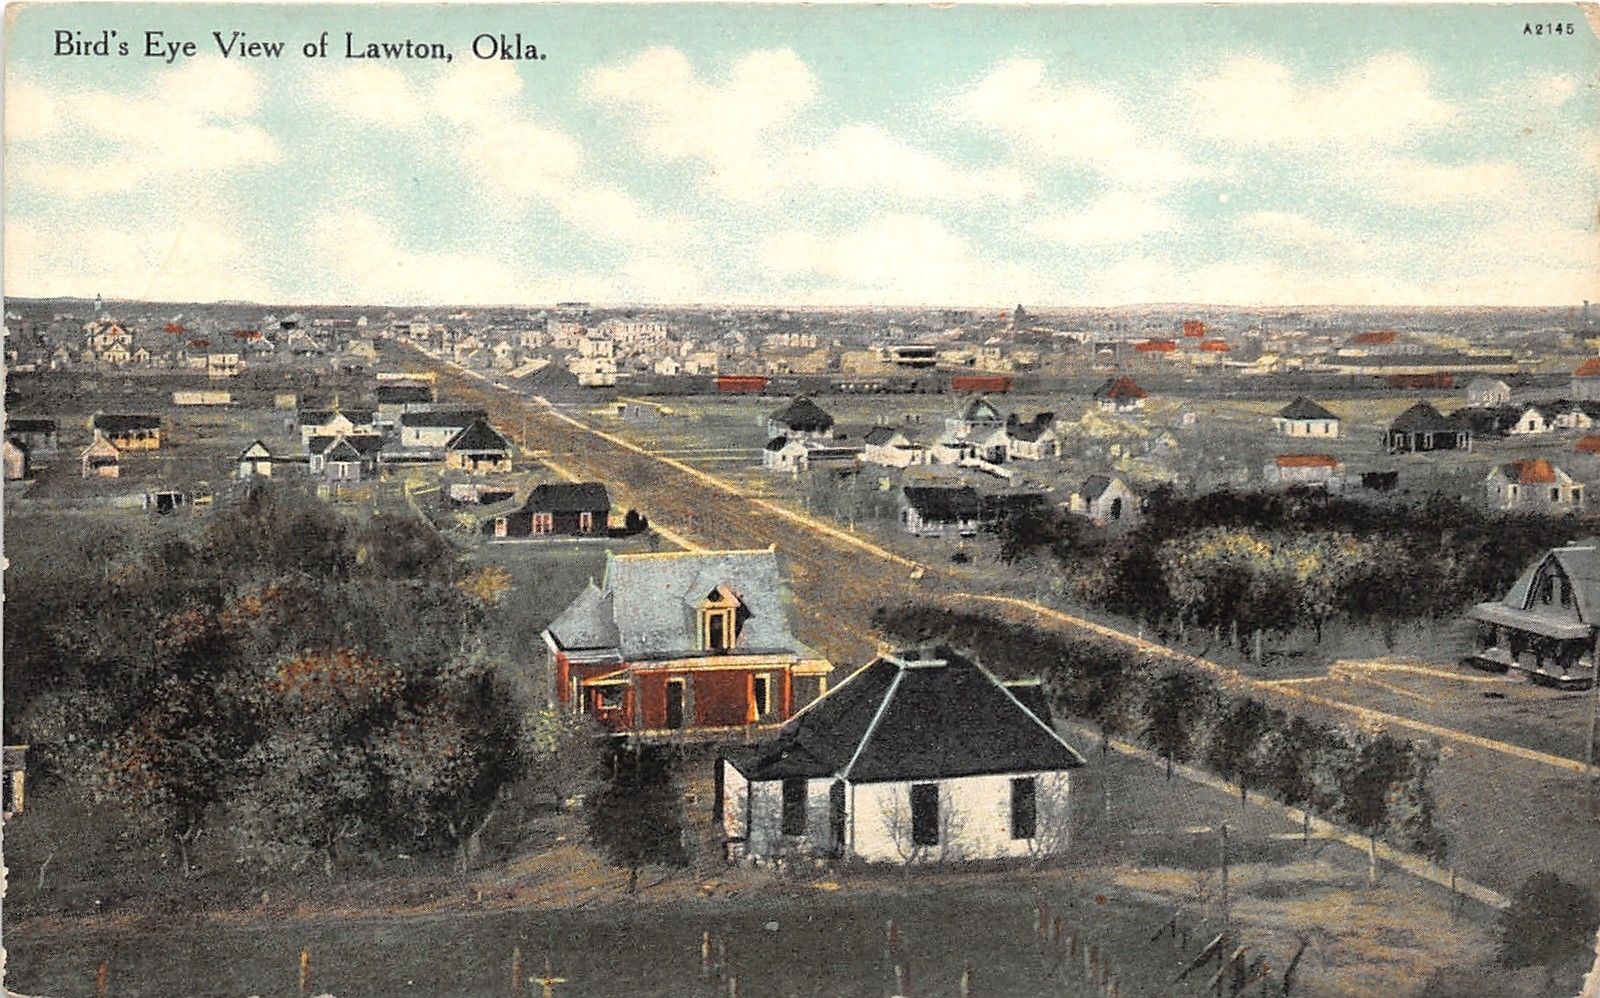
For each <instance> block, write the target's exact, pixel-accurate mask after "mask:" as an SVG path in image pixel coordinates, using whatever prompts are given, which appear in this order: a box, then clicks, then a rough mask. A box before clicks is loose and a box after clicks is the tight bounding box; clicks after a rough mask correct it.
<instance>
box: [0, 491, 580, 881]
mask: <svg viewBox="0 0 1600 998" xmlns="http://www.w3.org/2000/svg"><path fill="white" fill-rule="evenodd" d="M52 555H53V556H52V557H50V558H19V559H18V560H17V563H16V565H15V566H14V568H13V570H12V572H10V573H8V574H7V578H6V596H7V611H8V616H9V617H10V618H11V619H10V620H8V621H7V624H8V625H9V626H7V627H6V629H5V635H4V643H5V646H4V652H5V661H6V674H5V687H6V688H5V696H6V701H7V704H8V706H10V707H11V710H8V711H7V717H6V728H7V731H6V736H7V739H8V740H19V741H28V742H31V743H32V744H33V745H34V746H35V747H36V751H35V752H34V753H33V756H32V758H33V759H34V760H36V762H35V769H36V773H35V777H36V779H37V778H40V777H42V779H38V782H37V783H36V785H37V786H39V787H40V788H41V790H43V791H44V792H45V800H47V799H48V795H49V794H52V793H55V794H62V795H65V796H69V797H73V798H76V799H78V800H79V801H80V802H82V803H85V804H89V805H92V806H97V807H102V808H107V809H110V810H111V811H113V812H116V813H120V815H121V816H122V817H123V818H124V819H125V822H123V825H122V827H123V828H124V833H125V834H126V835H128V836H130V837H134V838H137V839H141V840H145V841H150V840H164V841H165V842H166V843H168V844H169V846H171V847H172V849H173V851H174V852H175V854H176V856H177V859H178V863H179V867H180V869H181V870H182V871H183V873H184V875H185V876H187V875H188V873H189V871H190V867H191V864H192V858H193V850H194V848H195V846H196V844H197V843H198V842H199V841H200V840H201V838H202V837H203V836H208V838H207V841H208V842H211V843H216V846H214V848H215V847H221V848H225V849H226V850H227V852H228V853H229V854H231V855H232V856H233V857H235V858H237V859H239V860H242V861H246V862H250V863H254V864H256V865H258V866H259V867H260V868H264V869H274V868H286V869H299V868H302V867H304V866H306V865H308V864H309V865H311V866H312V867H313V868H320V869H321V870H323V871H324V872H326V873H328V874H330V875H331V873H332V872H333V870H334V869H335V867H336V866H338V865H340V864H341V863H343V862H346V861H347V860H349V859H351V858H354V857H356V856H380V855H384V854H390V853H396V852H401V851H405V852H420V851H426V850H429V849H442V848H450V849H454V850H455V852H456V855H457V861H458V865H461V866H464V865H465V864H466V863H467V862H468V860H469V859H470V858H471V856H472V855H473V854H474V853H475V851H476V849H477V847H478V843H479V840H480V836H481V834H482V833H483V830H484V828H485V826H486V825H487V824H488V823H489V822H490V821H491V820H492V819H493V818H494V817H495V815H496V813H497V809H498V808H499V807H500V805H501V803H502V802H503V801H504V800H505V798H506V795H507V792H508V791H509V790H510V788H511V787H512V785H513V783H514V782H515V781H517V780H519V779H525V778H526V774H527V773H529V772H530V771H531V772H533V773H535V774H536V775H537V774H540V773H543V774H545V775H548V776H550V778H551V781H552V783H551V786H550V787H549V788H548V789H550V792H551V793H552V794H554V795H555V796H557V797H559V796H560V795H561V793H562V791H561V788H560V787H559V786H556V785H555V781H556V776H555V774H556V773H558V772H566V771H573V772H577V771H581V770H582V769H583V766H582V765H577V766H572V765H568V763H567V762H566V761H565V760H567V759H568V758H570V757H572V756H574V754H581V753H582V751H583V750H582V749H580V748H575V747H574V746H581V745H582V744H583V742H584V740H585V737H584V736H585V735H586V733H585V732H582V731H580V730H578V729H577V728H576V727H575V726H574V725H573V724H572V723H571V722H568V721H567V720H565V719H564V718H563V717H561V716H560V715H558V714H555V713H553V712H550V711H532V712H528V711H524V710H522V709H520V708H519V706H518V704H517V702H516V699H515V698H514V697H513V696H512V695H511V694H510V691H509V690H508V688H507V686H506V683H505V682H504V680H503V679H502V676H501V672H500V669H501V663H500V662H498V661H496V660H495V658H494V656H493V655H491V654H490V653H489V652H488V651H487V650H486V648H485V647H484V645H483V642H482V641H481V634H482V627H483V622H484V619H485V615H486V613H487V612H488V610H489V608H490V607H492V605H493V604H494V603H495V602H496V601H498V600H499V599H500V598H502V597H503V594H504V592H505V591H506V588H507V586H508V585H509V579H508V578H507V577H506V575H505V573H504V572H503V570H499V571H497V570H495V569H493V568H489V569H474V568H472V567H471V566H470V565H468V564H465V563H463V562H460V561H458V560H457V559H456V558H455V556H454V554H453V553H452V552H451V551H450V550H449V549H448V548H447V547H446V546H445V545H444V544H443V543H442V542H441V541H440V540H439V538H438V537H437V535H436V534H434V533H433V531H431V530H430V529H428V528H427V527H426V526H425V525H423V524H421V523H419V522H417V521H416V520H414V519H412V518H410V517H407V516H393V515H387V514H381V513H380V514H377V515H375V516H373V517H371V518H370V519H367V520H364V521H357V520H355V519H353V518H350V517H347V516H345V515H343V514H341V513H339V512H338V511H336V510H333V509H331V508H329V507H328V506H326V505H325V504H321V503H317V502H315V501H313V500H310V499H308V498H306V497H303V496H301V495H299V494H298V493H295V492H293V491H292V490H284V489H281V488H277V487H274V486H271V485H270V484H268V485H263V486H260V487H255V488H252V489H251V490H250V491H248V492H247V493H246V494H245V495H244V496H243V497H242V498H240V499H239V500H238V501H237V502H235V503H232V504H230V505H228V506H226V507H222V508H218V509H217V510H214V511H213V512H212V513H211V514H209V515H208V516H207V517H205V518H204V519H201V520H195V521H190V522H188V523H186V524H183V525H181V526H178V527H172V526H170V525H165V524H163V525H158V529H151V530H149V531H148V532H147V533H146V534H145V535H144V536H138V535H135V534H132V533H121V532H117V531H113V530H110V529H105V530H90V531H87V532H85V533H83V534H81V535H79V536H78V537H77V538H74V539H65V540H64V542H63V543H62V544H61V545H60V548H59V550H57V551H55V552H52ZM43 802H44V801H41V803H43Z"/></svg>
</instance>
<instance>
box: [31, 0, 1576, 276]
mask: <svg viewBox="0 0 1600 998" xmlns="http://www.w3.org/2000/svg"><path fill="white" fill-rule="evenodd" d="M7 14H8V18H7V21H8V23H7V38H6V45H7V51H6V63H5V105H4V106H5V228H4V240H5V243H4V251H5V252H4V259H5V264H4V287H5V292H6V293H7V294H8V295H14V296H25V297H31V296H49V295H73V296H92V295H94V294H96V293H99V294H103V295H105V296H106V297H107V298H143V299H159V300H217V299H231V300H240V299H244V300H255V301H267V302H279V303H302V304H340V303H351V304H372V303H384V304H397V305H405V304H417V305H428V304H462V305H487V304H524V303H528V304H532V303H542V302H551V301H556V300H587V301H594V302H611V303H621V302H638V303H674V304H677V303H682V304H688V303H728V304H795V305H930V306H985V307H988V306H997V305H1002V306H1003V305H1007V304H1014V303H1016V302H1025V303H1028V304H1030V305H1036V306H1050V305H1059V306H1072V305H1119V304H1133V303H1155V302H1195V303H1212V304H1228V305H1319V304H1326V305H1424V306H1425V305H1440V306H1446V305H1450V306H1454V305H1554V304H1565V303H1572V302H1576V301H1578V300H1581V299H1586V298H1587V299H1596V300H1600V235H1597V231H1596V216H1597V206H1600V183H1597V178H1600V58H1597V55H1600V44H1597V41H1596V38H1595V35H1594V33H1593V32H1592V31H1591V29H1590V28H1589V26H1588V25H1587V24H1586V23H1585V22H1584V20H1583V17H1582V13H1581V11H1579V9H1578V8H1576V7H1572V6H1495V5H1485V6H1465V5H1463V6H1450V5H1444V6H1441V5H1432V6H1418V7H1410V6H1316V5H1309V6H1292V7H1276V6H1237V7H1232V6H1211V7H1205V6H1198V5H1196V6H1174V7H1149V6H1144V7H1120V8H1103V7H1062V8H1049V7H1028V8H1022V7H996V6H978V7H974V6H955V7H946V8H944V9H936V8H933V7H927V6H923V7H892V6H862V7H851V6H777V7H763V6H756V5H750V6H722V7H718V6H712V5H705V6H701V5H693V4H677V5H671V6H664V7H647V6H634V5H618V6H582V5H558V6H528V7H507V6H494V7H468V6H459V5H455V6H435V5H428V6H406V7H395V6H386V7H382V8H376V7H316V6H276V7H274V6H227V7H224V6H209V5H195V6H189V5H177V4H160V5H149V6H144V5H128V4H123V5H116V6H97V5H88V4H85V5H75V4H74V5H48V4H46V5H39V4H35V5H32V6H26V5H25V6H23V7H21V8H20V9H19V8H17V7H12V8H9V9H8V11H7ZM1530 24H1538V25H1546V26H1548V25H1552V24H1554V25H1558V26H1564V25H1571V27H1572V33H1571V34H1568V33H1565V32H1564V31H1563V32H1561V33H1556V34H1551V33H1548V31H1547V32H1546V33H1544V34H1526V33H1525V27H1526V26H1527V25H1530ZM63 31H65V32H80V33H81V36H79V37H84V38H99V37H101V32H102V31H115V32H116V35H115V36H114V38H113V40H112V42H111V44H112V45H113V46H115V45H116V43H117V42H119V41H125V42H128V43H129V45H130V53H129V55H127V56H119V55H116V54H111V55H107V56H96V55H74V54H60V55H58V54H57V53H56V38H57V33H58V32H63ZM149 31H159V32H162V36H161V39H162V41H165V42H175V43H182V42H184V41H193V42H195V43H196V44H195V52H194V54H193V55H179V56H178V57H177V58H175V59H174V60H173V61H171V62H168V61H167V60H165V59H164V58H160V57H155V58H152V57H146V56H145V55H144V54H143V53H144V48H145V38H146V32H149ZM214 31H217V32H221V34H222V37H223V38H224V39H227V38H229V37H231V36H232V34H233V32H236V31H237V32H242V33H243V35H244V36H245V38H246V40H255V41H272V40H276V41H282V42H283V43H284V44H285V49H284V52H283V55H282V56H281V57H279V58H276V59H271V58H248V57H239V56H237V55H235V56H234V57H231V58H224V57H222V56H221V55H220V53H219V52H218V45H217V42H216V40H215V39H214V38H213V37H212V32H214ZM323 32H327V33H328V48H327V55H326V56H325V57H308V56H307V55H305V54H304V52H303V46H304V45H306V44H307V43H313V44H315V43H317V42H318V41H319V39H320V38H321V36H322V33H323ZM346 32H349V33H350V35H351V36H352V38H353V41H354V44H355V46H356V48H357V49H358V50H359V49H364V48H365V46H366V44H367V43H369V42H380V43H381V42H400V41H403V40H405V39H407V38H410V39H412V40H413V41H416V42H437V43H439V44H441V45H443V46H444V47H445V49H446V51H447V52H448V53H449V54H450V55H451V59H450V60H449V61H448V62H445V61H442V60H410V59H398V60H395V59H351V58H346V57H345V50H346ZM519 32H520V34H521V39H522V42H523V44H531V45H535V46H537V48H538V50H539V52H540V54H541V55H542V56H543V58H542V59H537V60H531V59H530V60H505V59H499V58H492V59H479V58H476V57H475V56H474V39H475V38H477V37H478V36H480V35H491V36H494V35H502V34H503V35H506V36H508V38H511V37H512V36H514V35H516V34H517V33H519ZM512 40H514V38H513V39H512Z"/></svg>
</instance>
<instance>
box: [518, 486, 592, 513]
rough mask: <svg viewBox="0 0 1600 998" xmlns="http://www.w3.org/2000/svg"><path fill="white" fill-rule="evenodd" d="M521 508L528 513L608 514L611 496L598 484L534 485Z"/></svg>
mask: <svg viewBox="0 0 1600 998" xmlns="http://www.w3.org/2000/svg"><path fill="white" fill-rule="evenodd" d="M522 508H523V509H525V510H527V511H528V512H530V513H609V512H610V511H611V495H610V493H608V492H607V491H606V487H605V486H604V485H602V484H600V483H599V482H552V483H546V484H544V485H536V486H534V487H533V489H532V491H530V492H529V493H528V500H527V501H526V502H524V503H523V504H522Z"/></svg>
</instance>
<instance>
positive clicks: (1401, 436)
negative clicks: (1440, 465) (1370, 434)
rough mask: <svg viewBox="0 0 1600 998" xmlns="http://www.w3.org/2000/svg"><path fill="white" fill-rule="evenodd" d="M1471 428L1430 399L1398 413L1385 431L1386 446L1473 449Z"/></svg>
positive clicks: (1413, 449) (1405, 449) (1417, 449)
mask: <svg viewBox="0 0 1600 998" xmlns="http://www.w3.org/2000/svg"><path fill="white" fill-rule="evenodd" d="M1471 447H1472V431H1471V430H1469V429H1468V428H1467V427H1466V425H1465V424H1464V423H1462V422H1461V421H1459V420H1456V419H1453V418H1448V417H1446V416H1445V415H1443V414H1442V413H1440V412H1439V410H1438V409H1435V408H1434V407H1433V405H1432V403H1430V402H1426V401H1423V402H1418V403H1417V404H1416V405H1414V406H1412V407H1411V408H1409V409H1407V410H1406V411H1405V412H1402V413H1401V414H1400V415H1398V416H1396V417H1395V419H1394V422H1392V423H1390V424H1389V429H1388V431H1387V432H1386V433H1385V434H1384V449H1386V450H1387V451H1388V452H1389V453H1391V454H1402V453H1406V454H1409V453H1418V452H1422V451H1434V450H1458V449H1462V450H1470V449H1471Z"/></svg>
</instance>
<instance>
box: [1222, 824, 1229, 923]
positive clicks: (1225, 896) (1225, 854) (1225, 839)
mask: <svg viewBox="0 0 1600 998" xmlns="http://www.w3.org/2000/svg"><path fill="white" fill-rule="evenodd" d="M1222 925H1223V927H1224V928H1226V927H1227V925H1228V823H1227V822H1226V821H1224V822H1223V823H1222Z"/></svg>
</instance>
